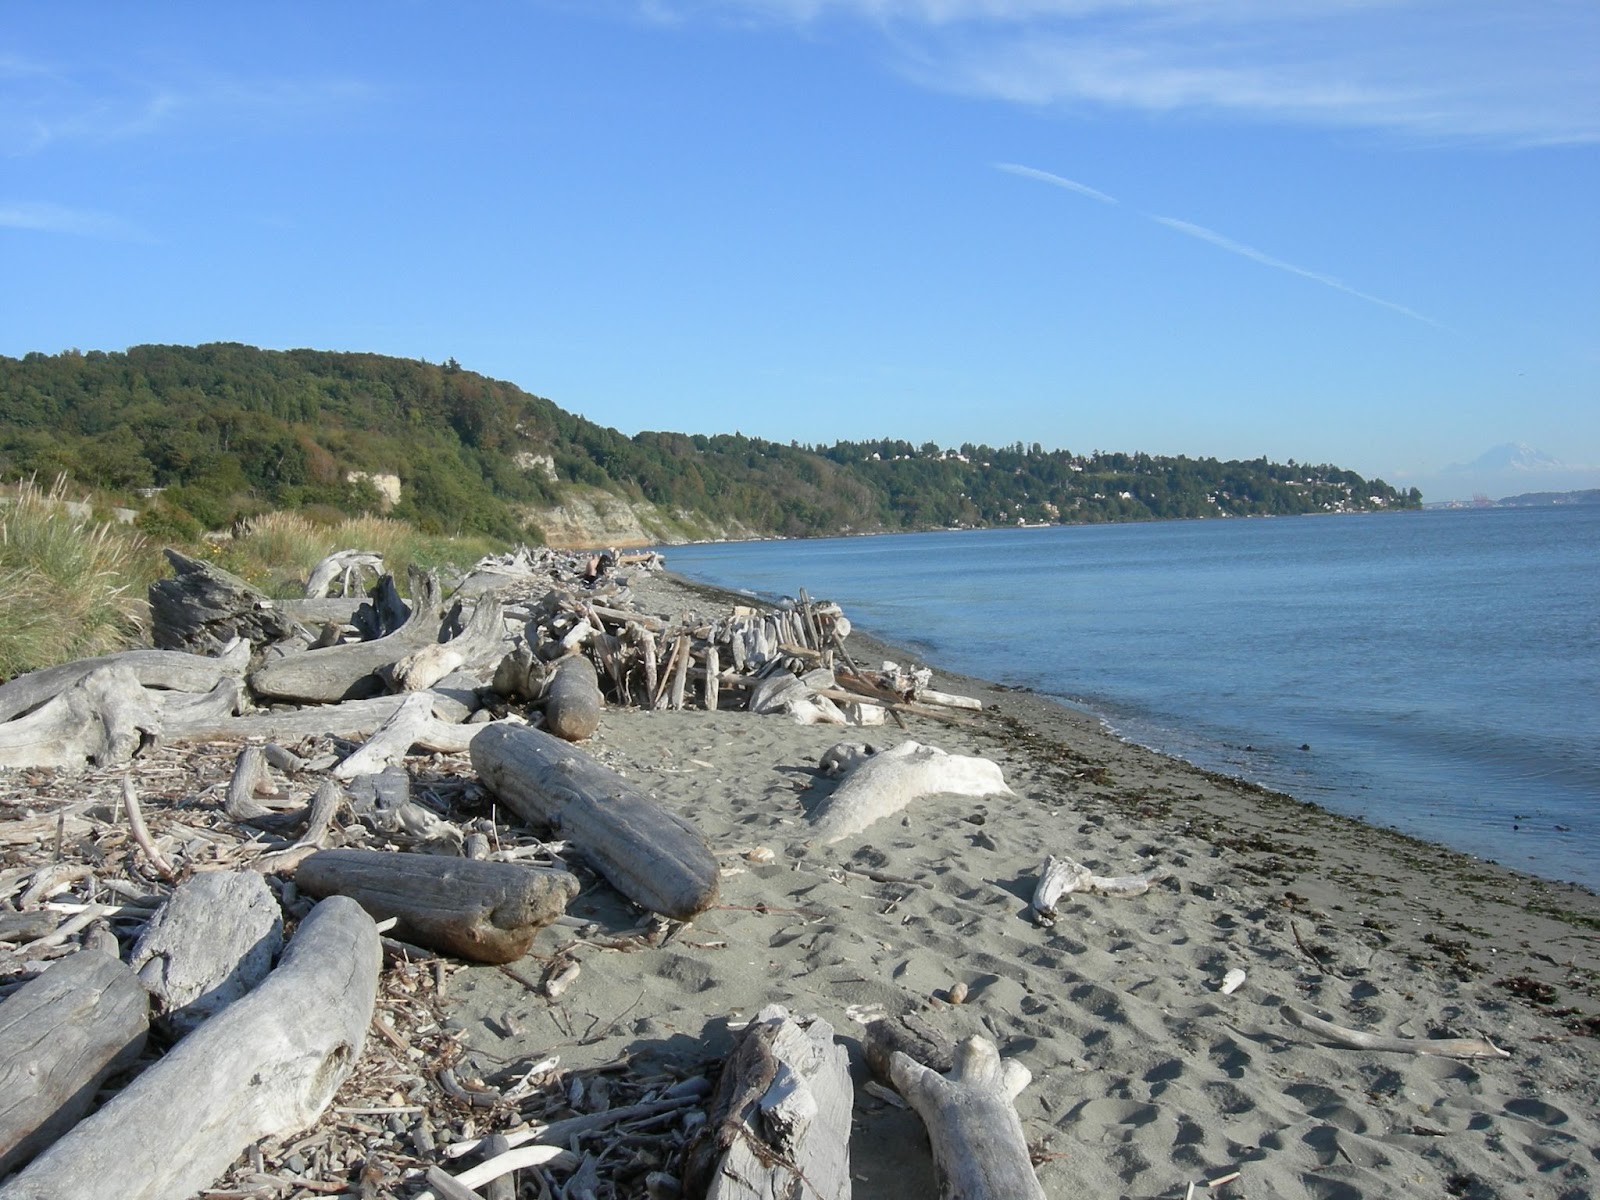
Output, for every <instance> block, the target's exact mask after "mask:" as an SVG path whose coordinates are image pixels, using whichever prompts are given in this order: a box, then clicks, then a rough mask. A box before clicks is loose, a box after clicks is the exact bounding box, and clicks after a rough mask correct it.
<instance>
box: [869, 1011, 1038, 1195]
mask: <svg viewBox="0 0 1600 1200" xmlns="http://www.w3.org/2000/svg"><path fill="white" fill-rule="evenodd" d="M889 1069H890V1073H891V1074H892V1076H893V1077H894V1085H895V1087H896V1088H898V1089H899V1091H900V1094H901V1095H902V1096H904V1097H905V1098H906V1101H907V1103H909V1104H910V1105H911V1107H912V1108H914V1109H915V1110H916V1112H917V1115H918V1116H920V1117H921V1118H922V1123H923V1124H924V1125H926V1126H927V1127H928V1138H929V1140H930V1141H931V1142H932V1144H933V1165H934V1170H935V1172H936V1173H937V1174H938V1177H939V1195H940V1197H941V1200H1045V1197H1044V1189H1043V1188H1041V1187H1040V1186H1039V1180H1038V1177H1037V1176H1035V1175H1034V1173H1033V1164H1032V1162H1031V1160H1030V1159H1029V1156H1028V1140H1027V1138H1026V1136H1024V1134H1023V1132H1022V1121H1021V1119H1020V1118H1019V1117H1018V1116H1017V1110H1016V1108H1015V1107H1014V1106H1013V1104H1012V1101H1013V1100H1014V1099H1015V1098H1016V1096H1017V1095H1018V1094H1019V1093H1020V1092H1021V1091H1022V1089H1023V1088H1025V1087H1027V1086H1028V1081H1029V1079H1030V1078H1031V1076H1030V1075H1029V1073H1028V1069H1027V1068H1026V1067H1024V1066H1023V1065H1022V1064H1021V1063H1019V1062H1017V1061H1016V1060H1015V1059H1010V1060H1006V1061H1002V1060H1001V1058H1000V1052H999V1051H998V1050H997V1049H996V1048H995V1045H994V1043H993V1042H991V1041H989V1040H988V1039H987V1038H983V1037H971V1038H968V1039H967V1040H966V1041H964V1042H961V1043H960V1044H959V1045H957V1047H956V1053H955V1065H954V1066H953V1067H952V1068H951V1070H950V1071H949V1072H948V1073H947V1074H943V1075H941V1074H940V1073H938V1072H937V1071H934V1070H933V1069H932V1068H930V1067H926V1066H924V1065H922V1064H921V1063H919V1062H917V1061H915V1060H914V1059H912V1058H910V1057H908V1056H906V1055H904V1054H898V1053H897V1054H895V1055H893V1056H892V1058H891V1060H890V1067H889Z"/></svg>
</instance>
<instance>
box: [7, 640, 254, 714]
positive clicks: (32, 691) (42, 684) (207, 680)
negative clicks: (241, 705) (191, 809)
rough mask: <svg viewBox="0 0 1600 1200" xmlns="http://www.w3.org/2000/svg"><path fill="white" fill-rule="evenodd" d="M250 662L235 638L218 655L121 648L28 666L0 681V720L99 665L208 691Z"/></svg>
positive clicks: (163, 684)
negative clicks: (38, 668)
mask: <svg viewBox="0 0 1600 1200" xmlns="http://www.w3.org/2000/svg"><path fill="white" fill-rule="evenodd" d="M249 662H250V645H249V643H248V642H243V641H238V642H234V643H233V644H232V645H231V646H229V647H228V648H227V650H226V651H225V652H224V653H223V654H222V655H221V656H220V657H217V658H206V657H204V656H202V655H199V654H185V653H183V652H182V651H179V650H124V651H123V652H122V653H121V654H103V655H101V656H100V657H98V658H80V659H78V660H77V661H76V662H69V663H62V664H61V665H60V666H55V667H46V668H44V669H43V670H42V671H30V672H29V673H28V674H26V675H18V676H17V677H16V678H15V679H13V680H11V681H9V682H8V683H6V684H4V685H0V721H9V720H11V718H13V717H15V716H19V715H21V714H22V713H25V712H30V711H31V710H33V709H35V708H38V707H39V705H41V704H43V703H44V702H45V701H47V700H50V699H53V698H54V697H56V696H58V695H60V694H61V693H62V692H64V691H65V690H66V689H67V688H69V687H71V686H72V685H73V684H74V683H76V682H77V681H78V680H80V679H82V678H83V677H84V676H86V675H88V674H90V673H91V672H93V671H96V670H99V669H100V668H101V667H111V666H117V667H126V668H127V669H128V670H129V671H131V672H132V673H133V677H134V678H135V679H137V680H138V681H139V683H140V684H141V685H143V686H144V687H147V688H166V689H169V690H171V691H175V692H209V691H210V690H211V689H212V688H214V687H215V686H216V685H217V683H218V682H219V681H220V680H222V679H241V678H243V677H244V670H245V667H246V666H247V665H248V664H249Z"/></svg>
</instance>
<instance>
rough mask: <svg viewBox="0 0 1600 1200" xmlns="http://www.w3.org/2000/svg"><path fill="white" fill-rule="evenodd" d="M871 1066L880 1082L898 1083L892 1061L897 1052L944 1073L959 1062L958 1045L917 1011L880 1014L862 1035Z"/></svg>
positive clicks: (862, 1047)
mask: <svg viewBox="0 0 1600 1200" xmlns="http://www.w3.org/2000/svg"><path fill="white" fill-rule="evenodd" d="M861 1051H862V1056H863V1057H864V1058H865V1059H866V1062H867V1069H868V1070H869V1071H871V1072H872V1077H873V1078H874V1079H876V1080H877V1081H878V1082H879V1083H883V1084H888V1085H889V1086H891V1087H893V1086H894V1072H893V1071H892V1069H891V1064H892V1062H893V1060H894V1056H895V1054H896V1053H897V1052H898V1053H900V1054H904V1055H906V1056H907V1057H908V1058H912V1059H915V1060H916V1061H917V1062H919V1063H921V1064H922V1065H923V1066H925V1067H932V1068H933V1069H934V1071H936V1072H938V1073H939V1074H940V1075H943V1074H944V1073H945V1072H946V1071H948V1070H950V1068H951V1067H953V1066H955V1064H956V1044H955V1043H954V1042H953V1041H951V1040H950V1039H949V1038H948V1037H947V1036H945V1034H944V1033H943V1032H942V1031H941V1030H938V1029H935V1028H934V1027H933V1026H932V1025H929V1024H928V1023H927V1022H926V1021H924V1020H923V1019H922V1018H921V1017H919V1016H917V1015H916V1014H915V1013H905V1014H903V1015H901V1016H898V1017H879V1018H878V1019H877V1020H875V1021H873V1022H871V1023H870V1024H869V1025H868V1026H867V1029H866V1033H865V1034H864V1035H863V1036H862V1038H861Z"/></svg>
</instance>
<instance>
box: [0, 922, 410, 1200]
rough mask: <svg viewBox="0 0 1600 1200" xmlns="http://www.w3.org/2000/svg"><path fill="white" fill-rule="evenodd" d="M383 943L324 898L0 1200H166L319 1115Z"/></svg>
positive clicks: (367, 998) (339, 1072) (357, 1034)
mask: <svg viewBox="0 0 1600 1200" xmlns="http://www.w3.org/2000/svg"><path fill="white" fill-rule="evenodd" d="M382 957H383V951H382V948H381V947H380V945H379V941H378V931H377V928H376V926H374V925H373V923H372V918H371V917H369V916H367V914H366V913H364V912H362V911H361V906H360V905H358V904H357V903H356V902H355V901H354V900H348V899H345V898H343V897H339V896H335V897H333V898H331V899H328V900H324V901H323V902H322V903H321V904H319V905H317V907H316V908H314V909H312V911H311V913H310V915H308V916H307V917H306V919H305V920H304V921H302V922H301V923H300V928H299V930H298V931H297V932H296V933H295V936H294V939H293V940H292V941H291V942H290V943H289V948H288V950H286V951H285V952H284V956H283V961H282V962H281V963H280V964H279V965H278V967H277V969H276V970H274V971H273V972H272V974H271V975H270V976H268V978H267V979H266V981H265V982H263V983H262V984H261V985H260V986H258V987H257V988H256V989H255V990H254V991H253V992H251V993H250V994H249V995H248V996H246V997H245V998H244V999H242V1000H238V1001H236V1002H235V1003H233V1004H231V1005H229V1006H228V1007H227V1008H226V1009H224V1010H223V1011H222V1012H220V1013H218V1014H217V1015H216V1016H215V1017H213V1018H212V1019H211V1020H209V1021H207V1022H206V1023H205V1024H204V1025H202V1026H201V1027H200V1028H199V1029H196V1030H195V1031H194V1032H193V1033H191V1034H190V1035H189V1036H188V1037H186V1038H184V1039H183V1040H182V1041H181V1042H179V1043H178V1044H177V1045H176V1046H174V1047H173V1049H172V1050H171V1051H170V1052H169V1053H168V1054H167V1055H166V1057H164V1058H163V1059H161V1061H160V1062H158V1063H155V1064H154V1065H153V1066H151V1067H149V1068H148V1069H147V1070H145V1071H144V1072H143V1073H142V1074H141V1075H140V1076H139V1077H138V1078H137V1079H135V1080H134V1081H133V1082H132V1083H130V1084H129V1085H128V1086H127V1087H126V1088H124V1089H123V1090H122V1091H121V1092H119V1093H118V1094H117V1095H116V1096H115V1097H114V1098H112V1100H111V1101H109V1102H108V1103H107V1104H106V1105H105V1106H104V1107H103V1108H101V1109H100V1110H99V1111H98V1112H96V1113H94V1114H93V1115H92V1116H90V1117H86V1118H85V1119H84V1120H82V1121H80V1122H78V1124H77V1125H76V1126H74V1128H73V1129H72V1131H71V1132H70V1133H68V1134H66V1135H65V1136H64V1137H62V1138H61V1139H60V1140H58V1141H57V1142H56V1143H55V1145H53V1146H51V1147H50V1149H48V1150H46V1151H45V1152H44V1153H43V1154H41V1155H40V1156H39V1157H38V1158H36V1159H34V1161H33V1162H32V1164H30V1165H29V1166H28V1167H27V1168H26V1169H25V1170H24V1171H23V1172H22V1173H21V1174H20V1175H18V1176H16V1178H14V1179H13V1180H12V1181H11V1182H10V1183H9V1184H7V1185H6V1186H5V1187H4V1188H0V1196H3V1197H4V1200H68V1198H70V1200H171V1198H172V1197H178V1196H192V1195H193V1194H194V1193H196V1192H198V1191H200V1190H201V1189H202V1188H207V1187H210V1186H211V1184H212V1183H214V1182H215V1181H216V1179H217V1178H218V1177H219V1176H220V1175H221V1174H222V1173H223V1172H224V1171H226V1170H227V1169H228V1166H229V1164H231V1163H232V1162H233V1161H234V1159H236V1158H237V1157H238V1156H239V1153H240V1152H241V1151H242V1150H243V1149H244V1148H245V1147H246V1146H248V1145H250V1144H251V1143H252V1142H255V1141H257V1140H259V1139H261V1138H263V1137H270V1136H275V1135H285V1134H290V1133H294V1132H297V1131H299V1130H301V1129H304V1128H305V1127H306V1126H308V1125H310V1124H311V1123H312V1122H313V1121H315V1120H316V1119H317V1116H318V1115H319V1114H320V1113H321V1112H322V1110H323V1109H324V1108H325V1107H327V1105H328V1102H329V1101H330V1100H332V1099H333V1094H334V1092H335V1091H337V1090H338V1087H339V1085H340V1084H341V1083H342V1082H343V1081H344V1079H345V1077H346V1076H347V1075H348V1074H349V1073H350V1070H351V1068H352V1067H353V1066H354V1065H355V1061H356V1059H357V1058H358V1057H359V1056H360V1054H361V1047H362V1045H363V1043H364V1042H365V1040H366V1034H367V1026H368V1024H369V1023H370V1022H371V1020H372V1010H373V1003H374V1000H375V998H376V996H377V989H378V971H379V967H380V966H381V963H382Z"/></svg>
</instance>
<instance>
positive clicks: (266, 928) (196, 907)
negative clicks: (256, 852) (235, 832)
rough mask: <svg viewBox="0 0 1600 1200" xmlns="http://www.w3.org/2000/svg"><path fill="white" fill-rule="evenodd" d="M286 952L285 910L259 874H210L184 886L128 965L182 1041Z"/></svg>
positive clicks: (143, 936) (157, 918) (155, 919)
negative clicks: (284, 942)
mask: <svg viewBox="0 0 1600 1200" xmlns="http://www.w3.org/2000/svg"><path fill="white" fill-rule="evenodd" d="M282 949H283V910H282V909H281V908H279V906H278V901H277V897H275V896H274V895H273V894H272V890H271V889H270V888H268V887H267V884H266V881H265V880H264V879H263V878H262V877H261V876H260V875H259V874H257V873H255V872H253V871H244V872H241V871H209V872H207V873H205V874H203V875H195V876H192V877H191V878H189V879H186V880H185V881H184V882H183V883H181V884H179V885H178V887H177V888H176V889H175V890H174V891H173V893H172V895H171V896H170V897H168V898H167V902H166V904H164V905H162V907H161V908H160V910H159V911H158V912H157V913H156V915H155V916H154V917H152V918H151V920H150V923H149V924H148V925H147V926H146V927H145V931H144V933H142V934H141V935H140V936H139V941H138V943H137V944H136V945H135V946H134V948H133V954H132V955H131V956H130V957H129V965H131V966H132V967H133V969H134V970H135V971H137V972H138V974H139V982H140V983H142V984H143V985H144V987H145V990H146V991H148V992H149V993H150V994H151V995H152V996H154V997H155V999H156V1003H157V1008H158V1010H159V1011H160V1012H161V1013H162V1014H163V1016H164V1018H165V1021H166V1024H167V1027H168V1028H169V1029H170V1030H172V1031H173V1032H174V1033H177V1034H180V1035H181V1034H185V1033H188V1032H189V1031H190V1030H192V1029H194V1028H195V1027H196V1026H197V1025H199V1024H200V1023H201V1022H202V1021H204V1020H206V1019H207V1018H208V1017H210V1016H212V1015H213V1014H214V1013H217V1012H220V1011H221V1010H222V1009H224V1008H226V1007H227V1006H228V1005H230V1004H232V1003H233V1002H234V1001H235V1000H237V999H239V998H240V997H241V996H243V995H244V994H245V993H246V992H248V991H250V989H251V988H253V987H255V986H256V985H257V984H258V983H260V982H261V981H262V980H263V979H265V978H266V977H267V973H268V972H269V971H271V970H272V962H273V960H274V959H275V958H277V956H278V952H279V951H280V950H282Z"/></svg>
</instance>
